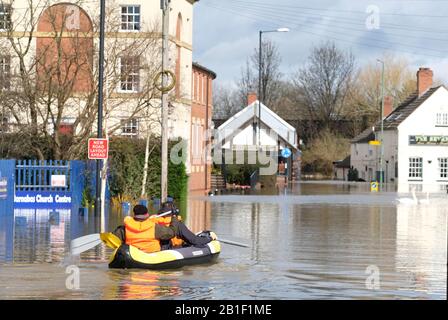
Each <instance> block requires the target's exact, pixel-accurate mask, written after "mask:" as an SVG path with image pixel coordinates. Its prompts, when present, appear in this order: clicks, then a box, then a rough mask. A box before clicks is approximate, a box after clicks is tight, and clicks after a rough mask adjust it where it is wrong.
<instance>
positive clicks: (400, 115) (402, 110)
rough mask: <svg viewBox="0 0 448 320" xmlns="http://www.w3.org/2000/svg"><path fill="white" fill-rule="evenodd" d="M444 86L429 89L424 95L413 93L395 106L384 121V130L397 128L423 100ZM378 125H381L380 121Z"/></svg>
mask: <svg viewBox="0 0 448 320" xmlns="http://www.w3.org/2000/svg"><path fill="white" fill-rule="evenodd" d="M441 87H443V86H438V87H435V88H430V89H428V90H427V91H426V92H425V93H424V94H423V95H421V96H420V97H419V96H418V93H417V92H414V93H413V94H411V95H410V96H409V97H408V98H407V99H406V100H405V101H403V103H401V104H400V105H399V106H398V107H396V108H395V110H394V111H392V112H391V114H389V115H388V116H387V117H386V118H385V119H384V121H383V126H384V130H392V129H396V128H397V127H398V126H399V125H400V124H401V123H402V122H403V121H404V120H406V118H407V117H409V116H410V115H411V113H412V112H414V111H415V110H416V109H417V108H418V107H420V106H421V105H422V104H423V102H425V101H426V99H428V98H429V97H430V96H431V95H432V94H433V93H434V92H436V91H437V90H438V89H439V88H441ZM376 126H381V121H378V123H377V125H376Z"/></svg>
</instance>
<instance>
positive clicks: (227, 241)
mask: <svg viewBox="0 0 448 320" xmlns="http://www.w3.org/2000/svg"><path fill="white" fill-rule="evenodd" d="M217 240H218V241H219V242H222V243H226V244H230V245H232V246H237V247H243V248H249V246H248V245H247V244H244V243H241V242H235V241H230V240H225V239H221V238H219V237H218V239H217Z"/></svg>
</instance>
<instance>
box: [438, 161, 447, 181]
mask: <svg viewBox="0 0 448 320" xmlns="http://www.w3.org/2000/svg"><path fill="white" fill-rule="evenodd" d="M437 160H438V164H439V178H440V179H443V180H448V157H445V158H438V159H437Z"/></svg>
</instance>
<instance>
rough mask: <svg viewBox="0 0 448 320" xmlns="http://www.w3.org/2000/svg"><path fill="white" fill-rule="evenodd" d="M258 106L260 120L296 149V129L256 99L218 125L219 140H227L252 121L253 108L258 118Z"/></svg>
mask: <svg viewBox="0 0 448 320" xmlns="http://www.w3.org/2000/svg"><path fill="white" fill-rule="evenodd" d="M258 106H261V122H262V123H263V124H264V125H266V126H267V127H268V128H270V129H272V130H274V131H275V132H276V133H277V135H278V136H279V137H281V138H282V139H283V140H284V141H285V142H287V143H288V144H290V145H291V146H292V147H293V148H294V149H297V141H296V129H295V128H294V127H293V126H291V125H290V124H289V123H287V122H286V121H285V120H283V119H282V118H280V117H279V116H278V115H277V114H276V113H275V112H273V111H272V110H271V109H269V108H268V107H266V106H265V105H264V104H263V103H259V102H258V100H256V101H254V102H252V103H251V104H250V105H248V106H247V107H245V108H244V109H242V110H240V111H239V112H237V113H236V114H235V115H233V116H232V117H230V118H229V119H228V120H227V121H225V122H224V123H223V124H221V125H220V126H219V127H218V138H219V140H221V141H222V140H224V139H226V140H227V139H228V138H229V137H230V136H231V135H232V134H233V133H234V132H235V131H236V130H238V129H242V128H243V127H244V126H245V125H246V124H247V123H248V122H249V121H252V119H253V117H254V109H255V113H256V117H257V118H258V114H259V112H258Z"/></svg>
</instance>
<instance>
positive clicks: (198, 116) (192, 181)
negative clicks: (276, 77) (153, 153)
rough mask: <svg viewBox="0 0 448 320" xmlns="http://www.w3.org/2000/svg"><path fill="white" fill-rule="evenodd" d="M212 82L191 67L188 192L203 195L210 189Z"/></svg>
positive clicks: (207, 75)
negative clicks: (209, 130) (209, 132)
mask: <svg viewBox="0 0 448 320" xmlns="http://www.w3.org/2000/svg"><path fill="white" fill-rule="evenodd" d="M212 82H213V76H212V75H211V74H210V73H208V72H205V71H204V70H202V69H200V68H197V67H193V73H192V84H193V86H192V100H193V103H192V108H191V130H190V140H191V145H190V157H189V159H190V168H191V170H190V172H189V190H190V191H198V190H202V191H203V192H204V193H206V192H208V190H209V189H210V187H211V168H212V166H211V163H210V157H211V145H210V138H209V137H210V135H208V132H207V131H208V129H210V128H211V119H212V112H213V105H212V102H213V96H212V87H213V84H212ZM207 88H208V92H207ZM207 100H208V101H207ZM207 118H208V119H207ZM207 135H208V136H207ZM206 155H207V158H206ZM207 162H208V163H207Z"/></svg>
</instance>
